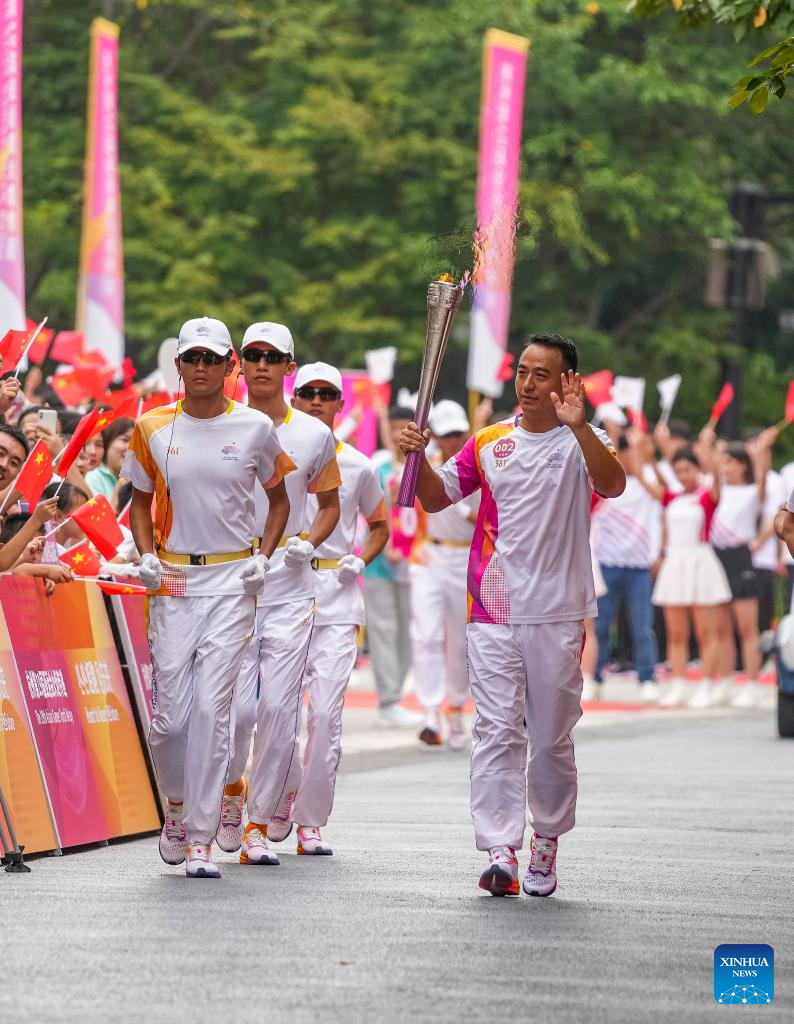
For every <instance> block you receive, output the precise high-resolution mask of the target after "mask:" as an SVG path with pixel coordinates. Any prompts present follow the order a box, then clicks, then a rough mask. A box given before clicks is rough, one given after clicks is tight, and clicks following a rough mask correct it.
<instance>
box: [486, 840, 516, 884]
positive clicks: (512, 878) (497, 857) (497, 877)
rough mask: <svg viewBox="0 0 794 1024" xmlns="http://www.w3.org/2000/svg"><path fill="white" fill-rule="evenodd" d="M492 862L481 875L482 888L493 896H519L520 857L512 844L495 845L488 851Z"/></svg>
mask: <svg viewBox="0 0 794 1024" xmlns="http://www.w3.org/2000/svg"><path fill="white" fill-rule="evenodd" d="M488 853H489V856H490V858H491V862H490V864H489V865H488V867H487V868H486V869H485V871H483V873H482V874H481V875H480V888H481V889H485V891H486V892H489V893H490V894H491V895H492V896H518V894H519V893H520V892H521V889H520V887H519V884H518V857H516V851H515V850H514V849H513V847H512V846H495V847H494V848H493V849H492V850H489V851H488Z"/></svg>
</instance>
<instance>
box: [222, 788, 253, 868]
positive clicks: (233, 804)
mask: <svg viewBox="0 0 794 1024" xmlns="http://www.w3.org/2000/svg"><path fill="white" fill-rule="evenodd" d="M243 785H244V787H245V788H244V789H243V791H242V793H240V794H238V795H237V796H232V795H230V794H229V793H224V794H223V800H222V801H221V823H220V825H218V831H217V833H216V834H215V841H216V842H217V844H218V846H219V847H220V848H221V849H222V850H223V852H224V853H237V851H238V850H239V849H240V843H241V842H242V839H243V808H244V807H245V798H246V795H247V793H248V784H247V783H246V782H245V780H243Z"/></svg>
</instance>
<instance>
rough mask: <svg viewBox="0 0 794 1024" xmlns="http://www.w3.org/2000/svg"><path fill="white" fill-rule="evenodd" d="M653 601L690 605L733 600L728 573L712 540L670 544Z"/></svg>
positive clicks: (657, 580) (658, 577)
mask: <svg viewBox="0 0 794 1024" xmlns="http://www.w3.org/2000/svg"><path fill="white" fill-rule="evenodd" d="M652 600H653V603H654V604H658V605H661V606H662V607H664V606H666V605H674V606H675V605H677V606H681V605H683V606H686V607H691V606H693V605H715V604H726V603H727V602H728V601H730V600H731V588H730V586H729V585H728V577H727V576H726V575H725V570H724V569H723V568H722V565H721V564H720V561H719V559H718V558H717V556H716V555H715V554H714V551H713V549H712V548H711V546H710V545H709V544H697V545H693V546H692V547H680V548H668V550H667V553H666V555H665V556H664V561H663V562H662V567H661V569H660V570H659V575H658V576H657V577H656V586H655V587H654V588H653V598H652Z"/></svg>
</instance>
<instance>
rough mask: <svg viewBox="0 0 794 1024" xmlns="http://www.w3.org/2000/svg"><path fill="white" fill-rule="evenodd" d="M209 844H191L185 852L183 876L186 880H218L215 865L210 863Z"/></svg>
mask: <svg viewBox="0 0 794 1024" xmlns="http://www.w3.org/2000/svg"><path fill="white" fill-rule="evenodd" d="M211 850H212V845H211V844H210V843H191V844H190V846H188V847H187V849H186V851H185V854H186V856H185V874H186V875H187V877H188V878H220V877H221V873H220V870H219V868H218V865H217V864H213V863H212V856H211Z"/></svg>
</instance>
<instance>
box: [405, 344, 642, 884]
mask: <svg viewBox="0 0 794 1024" xmlns="http://www.w3.org/2000/svg"><path fill="white" fill-rule="evenodd" d="M577 363H578V354H577V351H576V346H575V345H574V343H573V342H572V341H570V340H569V339H568V338H564V337H562V336H561V335H559V334H551V333H549V334H536V335H533V336H532V337H531V338H530V339H529V343H528V344H527V346H526V348H525V349H524V352H523V354H522V356H521V359H520V361H519V364H518V370H517V373H516V395H517V397H518V401H519V404H520V406H521V414H520V415H517V416H515V417H514V418H513V419H511V420H510V421H509V422H507V423H499V424H496V425H495V426H491V427H486V428H485V429H484V430H480V431H478V432H477V433H476V434H475V435H474V437H472V438H470V439H469V440H468V441H467V442H466V444H465V445H464V447H463V449H462V450H461V451H460V452H458V454H457V455H455V456H454V458H452V459H450V460H449V461H448V462H447V463H446V464H445V465H444V466H443V467H442V469H441V470H440V471H438V472H436V471H435V470H434V469H433V468H432V467H431V466H430V464H429V462H428V461H427V459H426V458H422V459H421V462H420V464H419V474H418V485H417V495H418V497H419V500H420V502H421V504H422V506H423V507H424V509H425V510H426V511H428V512H440V511H441V510H442V509H445V508H447V507H448V506H449V505H451V504H454V503H456V502H459V501H461V500H462V499H463V498H465V497H466V496H467V495H470V494H472V493H474V491H476V490H478V489H479V490H480V491H481V492H482V498H481V503H480V510H479V514H478V517H477V525H476V527H475V532H474V539H473V541H472V546H471V552H470V556H469V574H468V591H469V626H468V631H467V645H468V662H469V679H470V682H471V687H472V694H473V697H474V703H475V709H476V720H475V726H474V745H473V748H472V754H471V810H472V818H473V819H474V831H475V837H476V842H477V848H478V849H480V850H484V851H487V852H488V854H489V859H490V863H489V865H488V867H487V868H486V870H485V871H484V872H483V874H482V876H481V878H480V883H479V884H480V888H482V889H486V890H487V891H488V892H491V893H492V894H493V895H495V896H504V895H507V894H511V895H517V894H518V892H519V884H518V859H517V857H516V850H517V849H520V848H521V846H522V845H523V840H524V828H525V824H526V805H527V803H529V809H530V815H531V821H532V825H533V828H534V834H533V837H532V844H531V847H532V852H531V856H530V861H529V866H528V867H527V871H526V874H525V876H524V882H523V887H524V891H525V892H526V893H527V895H531V896H549V895H551V893H552V892H554V890H555V888H556V886H557V875H556V869H555V860H556V855H557V840H558V837H559V836H560V835H561V834H563V833H564V832H568V831H570V830H571V829H572V828H573V826H574V817H575V810H576V792H577V785H576V764H575V761H574V753H573V743H572V740H571V730H572V729H573V727H574V725H575V724H576V722H577V721H578V720H579V717H580V716H581V713H582V712H581V706H580V698H581V692H582V673H581V667H580V658H581V651H582V645H583V642H584V628H583V624H582V620H583V619H585V618H592V617H594V616H595V615H596V612H597V605H596V601H595V593H594V588H593V571H592V566H591V559H590V543H589V533H590V499H591V497H592V493H593V490H595V491H596V492H597V493H599V494H601V495H603V496H604V497H615V496H616V495H618V494H620V493H621V492H622V491H623V488H624V487H625V484H626V478H625V475H624V473H623V469H622V467H621V465H620V463H619V462H618V460H617V458H615V452H614V449H613V448H612V445H611V443H610V442H609V439H608V438H607V436H606V434H605V433H604V432H603V431H600V430H596V429H594V428H592V427H590V426H589V425H588V424H587V421H586V418H585V405H584V389H583V387H582V383H581V378H580V377H579V375H578V374H577V373H576V368H577ZM429 439H430V431H429V430H426V431H424V433H423V432H421V431H420V430H419V429H418V427H417V426H416V424H411V425H410V426H409V427H407V428H406V429H405V430H404V431H403V433H402V436H401V440H400V446H401V448H402V449H403V451H405V452H406V453H409V452H410V453H414V452H416V453H419V454H420V456H421V453H422V452H423V451H424V449H425V447H426V445H427V443H428V441H429ZM527 740H529V746H530V750H529V763H527Z"/></svg>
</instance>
